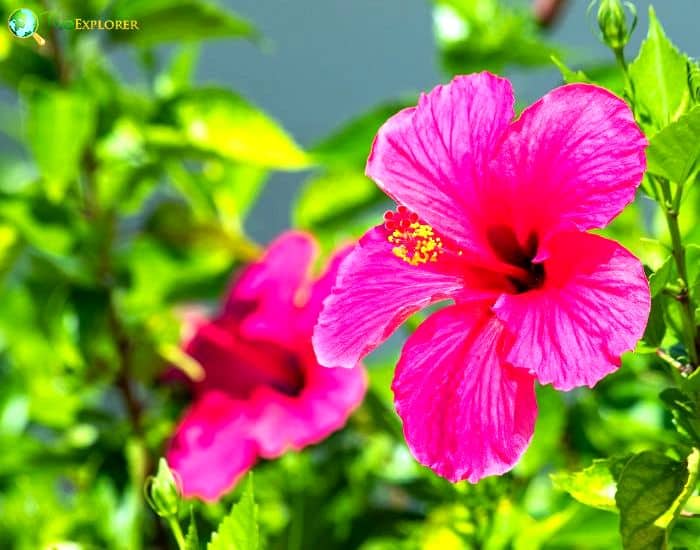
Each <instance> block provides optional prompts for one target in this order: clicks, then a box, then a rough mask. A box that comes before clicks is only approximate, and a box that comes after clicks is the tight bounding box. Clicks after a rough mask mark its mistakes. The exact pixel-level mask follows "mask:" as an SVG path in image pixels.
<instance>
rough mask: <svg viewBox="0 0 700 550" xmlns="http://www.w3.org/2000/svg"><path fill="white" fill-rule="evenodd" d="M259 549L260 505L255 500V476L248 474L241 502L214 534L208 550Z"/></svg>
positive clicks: (234, 507) (234, 506) (235, 505)
mask: <svg viewBox="0 0 700 550" xmlns="http://www.w3.org/2000/svg"><path fill="white" fill-rule="evenodd" d="M259 547H260V536H259V533H258V505H257V504H256V503H255V500H254V498H253V476H252V474H248V479H247V480H246V482H245V485H244V488H243V494H242V495H241V498H240V500H239V501H238V502H237V503H236V504H234V505H233V508H232V509H231V512H230V513H229V514H228V515H227V516H226V517H225V518H224V520H223V521H222V522H221V523H220V524H219V527H218V528H217V530H216V532H215V533H214V534H212V536H211V540H210V541H209V544H207V550H234V549H235V550H257V549H258V548H259Z"/></svg>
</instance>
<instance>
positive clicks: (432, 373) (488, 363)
mask: <svg viewBox="0 0 700 550" xmlns="http://www.w3.org/2000/svg"><path fill="white" fill-rule="evenodd" d="M501 335H502V327H501V325H500V323H499V322H498V320H497V319H496V318H495V317H494V316H493V314H492V313H491V312H489V311H488V309H487V308H485V307H483V306H479V307H474V306H473V305H472V306H469V305H458V306H452V307H448V308H446V309H443V310H441V311H439V312H437V313H435V314H433V315H431V316H430V317H429V318H428V319H427V320H426V321H425V322H424V323H423V324H422V325H420V326H419V327H418V329H417V330H416V331H415V332H414V333H413V335H412V336H411V337H410V338H409V339H408V341H407V342H406V345H405V346H404V349H403V353H402V354H401V359H400V360H399V364H398V366H397V369H396V374H395V377H394V383H393V390H394V395H395V401H396V409H397V411H398V413H399V416H401V418H402V419H403V424H404V433H405V435H406V441H407V442H408V445H409V447H410V449H411V452H412V453H413V455H414V456H415V457H416V458H417V459H418V461H420V462H421V463H422V464H425V465H426V466H428V467H430V468H432V469H433V470H434V471H435V472H436V473H438V474H440V475H441V476H443V477H446V478H447V479H449V480H450V481H453V482H457V481H460V480H463V479H468V480H469V481H470V482H472V483H476V482H477V481H479V480H480V479H481V478H483V477H485V476H487V475H493V474H501V473H503V472H506V471H508V470H509V469H510V468H512V467H513V465H514V464H515V463H516V462H517V461H518V459H519V458H520V456H521V455H522V453H523V452H524V450H525V448H526V447H527V445H528V444H529V442H530V439H531V438H532V434H533V431H534V427H535V418H536V416H537V402H536V400H535V389H534V378H533V377H532V376H530V375H529V374H528V373H526V372H525V371H523V370H521V369H515V368H512V367H510V366H508V365H506V364H504V363H502V361H501V359H500V357H499V348H500V345H501V344H500V340H501Z"/></svg>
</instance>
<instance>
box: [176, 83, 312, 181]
mask: <svg viewBox="0 0 700 550" xmlns="http://www.w3.org/2000/svg"><path fill="white" fill-rule="evenodd" d="M174 109H175V116H176V119H177V121H178V123H179V125H180V126H181V128H182V129H183V131H184V133H185V135H186V137H187V139H188V140H189V142H190V144H191V145H192V146H194V147H197V148H199V149H202V150H203V151H207V152H211V153H216V154H218V155H220V156H222V157H224V158H227V159H229V160H233V161H236V162H241V163H244V164H251V165H254V166H261V167H266V168H277V169H285V170H299V169H302V168H306V167H307V166H309V164H310V159H309V157H308V155H307V154H306V153H305V152H304V151H303V150H302V149H301V148H300V147H299V146H298V145H297V144H296V143H295V142H294V140H293V139H292V138H291V137H290V136H289V134H287V132H285V130H284V129H283V128H282V127H281V126H280V125H279V124H278V123H277V122H275V121H274V120H272V119H271V118H270V117H268V116H267V115H266V114H265V113H264V112H263V111H261V110H260V109H258V108H257V107H255V106H253V105H251V104H250V103H248V102H247V101H246V100H245V99H243V98H242V97H241V96H239V95H237V94H235V93H233V92H230V91H228V90H224V89H219V88H208V89H202V90H197V91H193V92H191V93H188V94H186V95H184V96H182V97H181V98H180V99H179V100H178V101H177V102H176V103H175V107H174Z"/></svg>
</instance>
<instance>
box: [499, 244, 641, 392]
mask: <svg viewBox="0 0 700 550" xmlns="http://www.w3.org/2000/svg"><path fill="white" fill-rule="evenodd" d="M544 270H545V284H544V287H543V288H541V289H539V290H534V291H530V292H525V293H522V294H517V295H503V296H501V298H499V300H498V301H497V302H496V304H495V305H494V311H495V312H496V315H497V316H498V318H499V319H501V321H502V322H503V323H504V325H505V327H506V329H507V331H508V332H509V333H511V334H512V339H513V340H512V347H511V348H510V349H509V350H508V351H507V355H506V358H507V360H508V361H509V362H510V363H511V364H513V365H515V366H517V367H521V368H523V369H528V370H530V371H531V372H532V373H534V374H535V376H536V377H537V379H538V380H539V381H540V382H541V383H542V384H550V383H551V384H552V385H553V386H554V387H555V388H556V389H558V390H570V389H572V388H574V387H576V386H582V385H587V386H593V385H594V384H595V383H596V382H598V380H600V379H601V378H603V377H604V376H605V375H606V374H608V373H610V372H612V371H614V370H615V369H616V368H617V367H618V366H619V365H620V355H621V354H622V353H623V352H625V351H627V350H631V349H633V348H634V346H635V344H636V343H637V341H638V340H639V339H640V338H641V336H642V334H643V333H644V328H645V327H646V323H647V319H648V317H649V308H650V303H651V299H650V296H649V286H648V284H647V279H646V277H645V275H644V269H643V268H642V264H641V263H640V262H639V260H637V258H635V257H634V256H632V254H630V253H629V252H628V251H627V250H625V249H624V248H623V247H621V246H620V245H618V244H617V243H615V242H613V241H609V240H607V239H604V238H603V237H599V236H597V235H590V234H588V233H563V234H559V235H557V236H555V237H554V238H553V239H552V240H551V241H550V257H549V259H548V260H547V261H545V263H544Z"/></svg>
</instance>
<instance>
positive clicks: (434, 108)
mask: <svg viewBox="0 0 700 550" xmlns="http://www.w3.org/2000/svg"><path fill="white" fill-rule="evenodd" d="M512 118H513V89H512V87H511V85H510V82H508V81H507V80H505V79H503V78H499V77H497V76H494V75H492V74H490V73H486V72H484V73H479V74H472V75H468V76H458V77H456V78H455V79H454V80H452V82H450V83H449V84H447V85H445V86H437V87H436V88H435V89H433V90H432V91H431V92H430V93H429V94H427V95H425V94H424V95H422V96H421V98H420V101H419V102H418V105H417V106H416V107H413V108H410V109H404V110H403V111H401V112H399V113H397V114H396V115H394V116H393V117H391V118H390V119H389V120H388V121H387V122H386V123H385V124H384V125H383V126H382V127H381V128H380V129H379V132H378V134H377V137H376V138H375V141H374V145H373V146H372V152H371V154H370V156H369V159H368V161H367V169H366V171H367V175H368V176H369V177H370V178H372V179H373V180H374V181H375V182H376V183H377V185H379V187H380V188H381V189H382V190H384V192H385V193H387V194H388V195H389V196H390V197H392V198H394V199H395V200H396V201H397V202H398V203H399V204H403V205H405V206H407V207H408V208H410V209H411V210H413V211H414V212H416V213H418V215H419V216H420V217H421V218H423V219H424V220H426V221H427V222H428V223H429V224H430V225H432V226H433V227H434V228H436V229H437V230H438V231H439V232H440V233H442V234H443V235H449V236H450V237H451V238H452V239H453V240H455V241H457V242H459V243H460V245H461V246H463V247H467V248H479V245H478V244H475V243H476V241H478V237H477V230H476V228H475V227H474V226H473V223H474V216H470V215H469V212H470V211H471V209H472V208H473V204H478V198H479V193H480V186H481V185H483V184H484V182H485V181H486V177H485V175H486V172H487V168H488V162H489V159H490V158H491V156H492V154H493V152H494V150H495V148H496V145H497V144H498V143H499V141H500V139H501V137H502V134H503V132H504V131H505V130H506V128H507V126H508V123H509V122H510V120H511V119H512Z"/></svg>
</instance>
